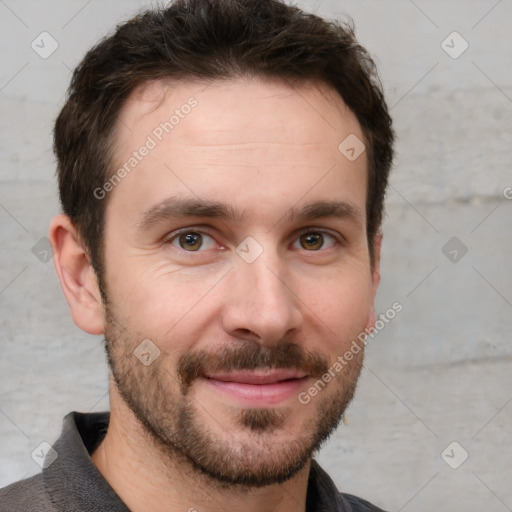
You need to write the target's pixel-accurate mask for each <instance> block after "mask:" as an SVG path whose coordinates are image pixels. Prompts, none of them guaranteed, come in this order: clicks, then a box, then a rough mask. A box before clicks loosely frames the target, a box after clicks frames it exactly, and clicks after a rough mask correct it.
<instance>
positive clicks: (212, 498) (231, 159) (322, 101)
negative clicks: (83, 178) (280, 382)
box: [49, 79, 381, 512]
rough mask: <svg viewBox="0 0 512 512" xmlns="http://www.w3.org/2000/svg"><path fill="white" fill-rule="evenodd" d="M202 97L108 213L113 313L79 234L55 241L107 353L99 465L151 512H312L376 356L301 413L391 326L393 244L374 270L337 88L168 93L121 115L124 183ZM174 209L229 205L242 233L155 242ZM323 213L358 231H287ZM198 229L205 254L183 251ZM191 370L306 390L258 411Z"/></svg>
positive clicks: (361, 171) (237, 83) (86, 320)
mask: <svg viewBox="0 0 512 512" xmlns="http://www.w3.org/2000/svg"><path fill="white" fill-rule="evenodd" d="M191 96H193V97H194V98H195V99H196V100H197V106H196V107H195V108H194V109H193V110H192V111H191V112H190V114H188V115H187V116H184V118H183V119H180V122H179V124H178V125H177V126H175V127H174V129H173V130H172V132H171V133H169V134H165V136H164V137H163V140H162V141H161V142H159V143H158V144H157V146H156V147H155V148H154V149H152V150H151V151H150V152H149V153H148V154H147V156H145V157H144V159H143V160H142V161H141V162H140V163H138V165H137V166H136V168H134V169H133V170H132V171H131V172H130V173H129V174H128V175H127V176H126V177H125V178H124V179H123V180H122V181H121V182H120V183H119V184H117V185H116V186H115V187H114V189H113V190H111V191H110V192H108V197H107V198H106V199H105V200H108V206H107V210H106V217H105V223H106V224H105V251H104V255H105V269H106V272H105V276H104V283H103V287H104V292H105V293H106V296H107V297H108V304H103V303H102V300H101V294H100V291H99V283H98V279H97V277H96V275H95V273H94V271H93V269H92V266H91V264H90V260H89V258H88V256H87V251H86V250H85V249H84V248H83V246H82V245H81V243H80V241H79V237H78V236H77V233H76V231H75V229H74V227H73V225H72V223H71V222H70V221H69V219H68V218H67V217H66V216H65V215H59V216H57V217H56V218H55V219H54V220H53V221H52V224H51V226H50V235H49V236H50V240H51V242H52V247H53V251H54V263H55V267H56V270H57V273H58V275H59V278H60V280H61V284H62V287H63V290H64V293H65V295H66V298H67V300H68V302H69V305H70V308H71V313H72V316H73V319H74V321H75V323H76V324H77V325H78V326H79V327H80V328H81V329H83V330H84V331H86V332H88V333H90V334H97V335H98V334H104V335H105V338H106V340H107V351H108V355H109V363H110V365H111V369H112V372H111V378H110V390H109V392H110V406H111V419H110V425H109V429H108V432H107V434H106V437H105V439H104V440H103V442H102V443H101V444H100V446H99V448H98V449H97V450H96V451H95V452H94V453H93V454H92V460H93V462H94V464H95V465H96V466H97V468H98V469H99V471H100V472H101V473H102V474H103V476H104V477H105V478H106V480H107V481H108V482H109V483H110V485H111V486H112V487H113V489H114V490H115V491H116V493H117V494H118V495H119V496H120V497H121V499H122V500H123V501H124V502H125V503H126V504H127V506H128V507H129V508H130V509H131V510H133V511H134V512H138V511H143V510H147V504H148V503H151V510H154V511H157V512H160V511H162V512H164V511H171V510H189V509H190V508H195V509H197V510H199V511H201V512H202V511H212V512H213V511H221V510H226V509H227V507H228V505H229V509H230V510H244V511H249V512H251V511H275V512H286V511H299V510H301V511H303V510H305V501H306V493H307V479H308V474H309V469H310V459H311V456H312V455H313V453H314V451H315V450H316V449H318V447H319V445H320V444H321V442H322V441H323V440H324V439H325V437H327V436H328V435H329V433H330V432H331V431H332V430H333V429H334V428H335V427H336V425H337V424H338V422H339V421H340V419H341V417H342V414H343V411H344V409H345V407H346V406H347V405H348V402H349V401H350V399H351V398H352V394H353V391H354V389H355V385H356V382H357V379H358V376H359V373H360V369H361V365H362V359H363V350H361V352H360V353H359V354H357V355H356V356H354V359H353V360H352V361H351V362H350V364H349V365H347V366H346V367H344V368H343V370H342V371H341V372H338V373H337V374H336V378H333V379H332V380H331V381H330V382H329V383H328V384H327V386H326V387H325V389H323V390H322V391H321V392H319V393H318V395H317V396H315V397H312V399H311V402H310V403H309V404H307V405H304V404H301V403H300V402H299V400H298V399H297V395H298V393H299V392H304V391H307V390H308V389H309V388H310V387H311V386H312V384H314V382H316V381H317V379H318V377H319V376H320V375H321V374H322V373H323V371H324V370H326V369H327V368H328V367H330V366H332V365H333V364H334V362H335V361H336V358H337V357H338V356H339V355H342V354H344V352H345V351H346V350H348V349H349V347H350V345H351V343H352V341H353V340H354V339H356V337H357V335H358V334H360V333H361V332H362V331H363V330H364V329H369V328H371V327H372V326H373V325H374V322H375V312H374V299H375V294H376V291H377V287H378V284H379V279H380V276H379V261H380V245H381V235H380V234H378V235H377V236H376V239H375V253H374V265H373V267H372V266H371V265H370V258H369V253H368V240H367V235H366V217H365V215H366V214H365V201H366V188H367V161H366V153H363V155H361V156H360V157H359V158H357V159H356V160H355V161H352V162H351V161H349V160H348V159H347V158H345V156H343V155H342V154H341V153H340V152H339V151H338V146H339V144H340V142H341V141H343V140H344V139H345V138H346V137H347V136H348V135H349V134H355V135H356V136H357V137H359V138H360V139H361V140H363V135H362V131H361V128H360V126H359V123H358V122H357V119H356V117H355V116H354V114H353V113H352V112H351V111H350V110H349V109H348V108H347V107H346V106H345V104H344V103H343V101H342V99H341V97H340V96H339V95H338V94H337V93H336V92H335V91H333V90H332V89H330V88H329V87H327V86H325V85H321V84H311V85H301V86H300V87H291V86H290V85H287V84H284V83H282V82H268V81H266V82H264V81H262V80H260V79H236V80H230V81H222V82H213V83H210V84H209V85H206V84H204V83H192V82H178V83H172V84H171V83H165V82H163V81H157V82H152V83H149V84H146V85H145V86H144V87H143V88H140V89H138V90H136V91H134V92H133V93H132V94H131V96H130V97H129V99H128V100H127V101H126V103H125V105H124V106H123V108H122V111H121V113H120V117H119V120H118V123H117V129H116V133H115V151H114V155H115V156H114V158H115V166H114V167H115V169H118V168H119V167H121V166H122V165H123V164H124V163H125V162H126V161H127V159H128V158H129V157H130V156H131V154H132V153H133V151H135V150H136V149H137V148H139V147H140V146H141V145H143V144H144V142H145V141H146V140H147V137H148V135H150V134H151V133H152V132H153V130H154V129H155V127H157V126H159V124H160V123H161V122H163V121H165V120H168V119H169V116H170V115H171V114H172V113H173V111H174V110H175V109H176V108H179V107H180V106H181V105H183V104H185V103H186V102H187V99H188V98H189V97H191ZM91 193H92V191H91ZM171 196H174V197H176V196H178V197H181V198H191V199H198V198H200V199H202V200H205V201H218V202H223V203H226V204H228V205H230V206H231V207H232V208H233V209H235V210H237V211H238V212H239V213H240V214H241V215H242V218H241V219H236V220H226V219H218V218H205V217H200V216H195V217H185V218H159V219H158V221H156V222H153V223H151V224H147V225H145V226H143V227H142V228H141V219H142V218H143V215H144V213H145V212H148V211H149V210H151V208H153V207H154V206H155V205H157V204H159V203H161V202H162V201H164V200H166V199H167V198H169V197H171ZM320 200H324V201H333V200H336V201H340V202H344V203H347V204H349V205H350V207H351V208H352V210H354V211H356V212H359V215H358V216H344V217H343V218H337V217H325V218H317V219H306V220H291V219H288V217H287V215H288V214H289V213H290V211H291V210H292V209H300V207H301V206H303V205H304V204H305V203H307V202H312V201H320ZM182 228H187V229H188V233H189V238H187V239H186V240H188V241H189V242H190V241H191V240H192V242H193V243H192V244H191V245H193V246H194V247H199V250H197V251H193V250H190V247H189V246H188V245H187V244H186V243H185V244H184V245H182V246H180V239H179V238H176V237H174V235H175V234H176V231H177V230H178V229H182ZM303 228H307V229H305V233H306V234H305V235H303V236H301V230H302V229H303ZM190 233H192V235H191V234H190ZM194 233H196V234H197V233H199V234H202V239H201V235H200V236H199V237H197V235H194ZM307 233H309V235H308V234H307ZM319 233H320V235H319ZM322 234H324V236H323V237H322ZM190 236H191V238H190ZM173 237H174V238H173ZM247 237H252V238H253V239H254V240H256V242H257V244H258V246H259V248H260V249H261V250H262V253H261V254H260V255H259V256H258V257H257V258H256V259H255V260H254V261H253V262H251V263H248V262H247V261H246V260H244V259H243V258H242V257H241V256H240V254H242V253H237V247H238V248H240V247H245V248H247V246H244V245H243V244H242V242H243V241H244V240H246V238H247ZM181 242H182V243H183V238H182V239H181ZM196 242H197V243H196ZM201 243H202V245H201ZM240 244H242V245H241V246H240ZM183 247H185V248H183ZM253 250H254V246H251V249H250V251H253ZM250 251H249V252H250ZM252 254H254V252H253V253H252ZM148 339H149V340H151V343H152V346H153V347H157V348H158V350H159V351H160V353H159V355H158V357H157V358H156V359H155V360H154V361H153V362H152V363H151V364H149V365H147V366H146V365H144V364H142V363H141V361H140V360H139V359H137V357H135V356H134V354H133V352H134V350H136V349H137V347H138V346H139V345H140V343H141V342H142V341H143V340H148ZM286 346H288V347H290V346H292V348H294V350H295V351H294V352H293V353H292V354H293V355H294V357H293V358H292V356H291V355H290V356H289V358H288V359H286V352H283V351H282V349H283V348H285V347H286ZM283 354H284V356H283ZM244 356H247V360H245V359H244ZM283 357H284V359H283ZM187 358H189V359H188V360H189V362H190V361H192V362H195V363H197V362H198V361H202V363H203V367H202V368H203V370H204V369H205V368H206V370H211V371H220V370H221V369H222V370H228V369H229V368H233V367H235V368H249V367H250V365H251V364H252V365H253V366H252V367H251V371H250V372H249V373H252V375H258V376H262V375H263V376H264V375H268V372H271V371H272V369H275V368H282V367H286V368H288V369H292V370H301V371H302V373H303V374H306V376H305V377H304V378H303V379H302V380H301V381H300V382H299V383H298V384H297V386H296V388H295V391H294V392H293V394H292V395H291V396H289V397H287V398H285V399H282V400H278V401H277V402H276V403H273V404H269V403H267V402H262V401H261V400H257V399H254V400H252V401H251V400H246V401H241V400H239V399H238V398H236V397H234V396H233V395H232V394H230V393H226V392H224V391H222V390H220V389H219V388H217V387H215V386H212V385H211V382H212V381H209V380H208V379H205V378H204V375H201V372H200V371H199V374H197V373H196V374H194V372H191V371H190V368H194V366H193V365H189V366H188V367H187V366H186V364H185V363H186V362H187ZM314 363H316V366H315V364H314ZM229 365H231V366H229ZM195 368H197V367H195ZM184 379H185V380H184ZM187 379H188V381H187ZM296 382H297V381H296ZM248 475H249V476H248ZM244 478H245V479H246V481H245V482H244V481H243V479H244Z"/></svg>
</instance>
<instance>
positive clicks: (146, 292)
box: [112, 268, 219, 351]
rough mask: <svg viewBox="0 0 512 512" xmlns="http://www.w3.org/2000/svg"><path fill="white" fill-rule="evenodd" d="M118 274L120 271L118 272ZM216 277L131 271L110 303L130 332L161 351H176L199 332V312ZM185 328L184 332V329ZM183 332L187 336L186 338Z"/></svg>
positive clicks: (117, 287) (211, 275)
mask: <svg viewBox="0 0 512 512" xmlns="http://www.w3.org/2000/svg"><path fill="white" fill-rule="evenodd" d="M118 271H119V269H118ZM218 279H219V276H218V275H217V274H215V273H211V274H210V275H208V276H205V275H204V274H203V275H202V276H193V275H190V274H187V275H185V273H183V272H179V271H165V270H162V269H160V270H155V269H153V270H146V271H142V272H137V271H135V270H134V269H133V268H132V269H131V271H129V272H127V273H126V277H124V278H123V279H118V280H117V283H116V289H115V293H114V294H113V295H114V296H113V297H112V301H113V303H114V304H116V308H117V311H119V312H121V313H122V316H123V317H124V318H125V319H126V320H127V322H128V324H129V326H130V329H131V330H132V331H134V332H137V333H139V335H142V336H143V337H145V338H149V339H151V340H154V341H155V342H157V344H158V345H159V347H160V348H161V349H163V350H166V351H167V350H169V349H178V348H180V347H181V346H185V345H187V343H188V341H187V340H188V339H193V337H194V335H195V334H197V333H195V332H194V330H195V329H200V328H201V325H200V318H198V314H199V312H202V314H203V313H204V307H205V305H206V304H207V303H208V301H207V300H205V299H206V298H207V297H208V294H209V293H210V292H211V290H212V289H213V288H214V286H215V283H216V281H218ZM184 328H185V329H184ZM184 330H185V331H186V332H187V333H188V336H187V338H185V337H184V336H183V335H184Z"/></svg>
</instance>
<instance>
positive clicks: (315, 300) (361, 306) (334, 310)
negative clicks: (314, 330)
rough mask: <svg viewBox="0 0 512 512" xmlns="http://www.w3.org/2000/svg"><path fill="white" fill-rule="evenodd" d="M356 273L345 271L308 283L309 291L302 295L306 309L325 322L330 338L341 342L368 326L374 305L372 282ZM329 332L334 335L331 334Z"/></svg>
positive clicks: (348, 339) (317, 321) (337, 342)
mask: <svg viewBox="0 0 512 512" xmlns="http://www.w3.org/2000/svg"><path fill="white" fill-rule="evenodd" d="M361 277H363V276H361V275H359V276H358V274H357V273H348V272H347V273H346V274H345V273H343V276H341V275H338V276H332V277H331V278H330V279H325V280H315V281H314V282H311V283H309V286H308V288H309V293H308V294H307V295H302V300H303V301H304V303H305V304H306V305H307V308H306V310H307V309H309V310H310V311H312V312H313V313H314V314H315V316H316V317H317V320H316V323H317V324H318V323H319V322H320V321H321V323H322V324H323V325H322V327H321V328H322V329H323V330H324V331H326V334H327V335H328V339H331V340H333V343H335V344H336V345H339V343H340V340H342V341H343V342H345V341H348V342H349V343H350V341H351V340H352V339H353V338H355V337H357V335H358V334H360V333H361V332H362V331H363V330H364V329H365V327H366V325H367V322H368V315H369V313H370V311H371V308H372V304H373V295H372V289H371V282H370V279H369V278H368V277H366V278H361ZM329 334H330V335H331V336H329Z"/></svg>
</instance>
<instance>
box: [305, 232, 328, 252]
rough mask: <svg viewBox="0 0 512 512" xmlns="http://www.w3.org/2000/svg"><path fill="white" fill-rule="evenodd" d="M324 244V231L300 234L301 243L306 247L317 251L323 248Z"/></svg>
mask: <svg viewBox="0 0 512 512" xmlns="http://www.w3.org/2000/svg"><path fill="white" fill-rule="evenodd" d="M323 244H324V236H323V234H322V233H315V232H311V233H305V234H304V235H301V236H300V245H301V246H302V247H303V248H304V249H308V250H313V251H316V250H318V249H321V247H322V245H323Z"/></svg>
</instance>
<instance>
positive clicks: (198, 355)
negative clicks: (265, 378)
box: [178, 341, 329, 394]
mask: <svg viewBox="0 0 512 512" xmlns="http://www.w3.org/2000/svg"><path fill="white" fill-rule="evenodd" d="M237 343H238V342H237ZM276 368H286V369H293V370H301V371H303V372H305V373H307V374H308V375H310V376H312V377H318V378H320V377H321V376H322V375H323V374H324V373H326V372H327V371H328V369H329V361H328V359H327V357H326V356H324V355H322V354H320V353H317V352H310V351H307V350H305V349H304V348H303V347H301V346H300V345H298V344H296V343H293V342H290V341H285V342H282V343H279V344H276V345H273V346H271V347H269V348H268V347H262V346H261V345H260V344H259V343H257V342H246V343H243V344H239V345H236V346H226V347H223V348H222V349H221V350H219V351H217V352H215V353H211V352H207V351H205V350H199V351H196V352H189V353H187V354H185V355H183V356H182V357H181V358H180V359H179V361H178V377H179V379H180V386H181V392H182V394H186V393H187V391H188V389H189V388H190V385H191V384H192V382H193V381H194V380H195V379H197V378H199V377H203V376H205V375H206V374H207V373H215V372H219V371H222V372H229V371H233V370H257V369H276Z"/></svg>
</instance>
